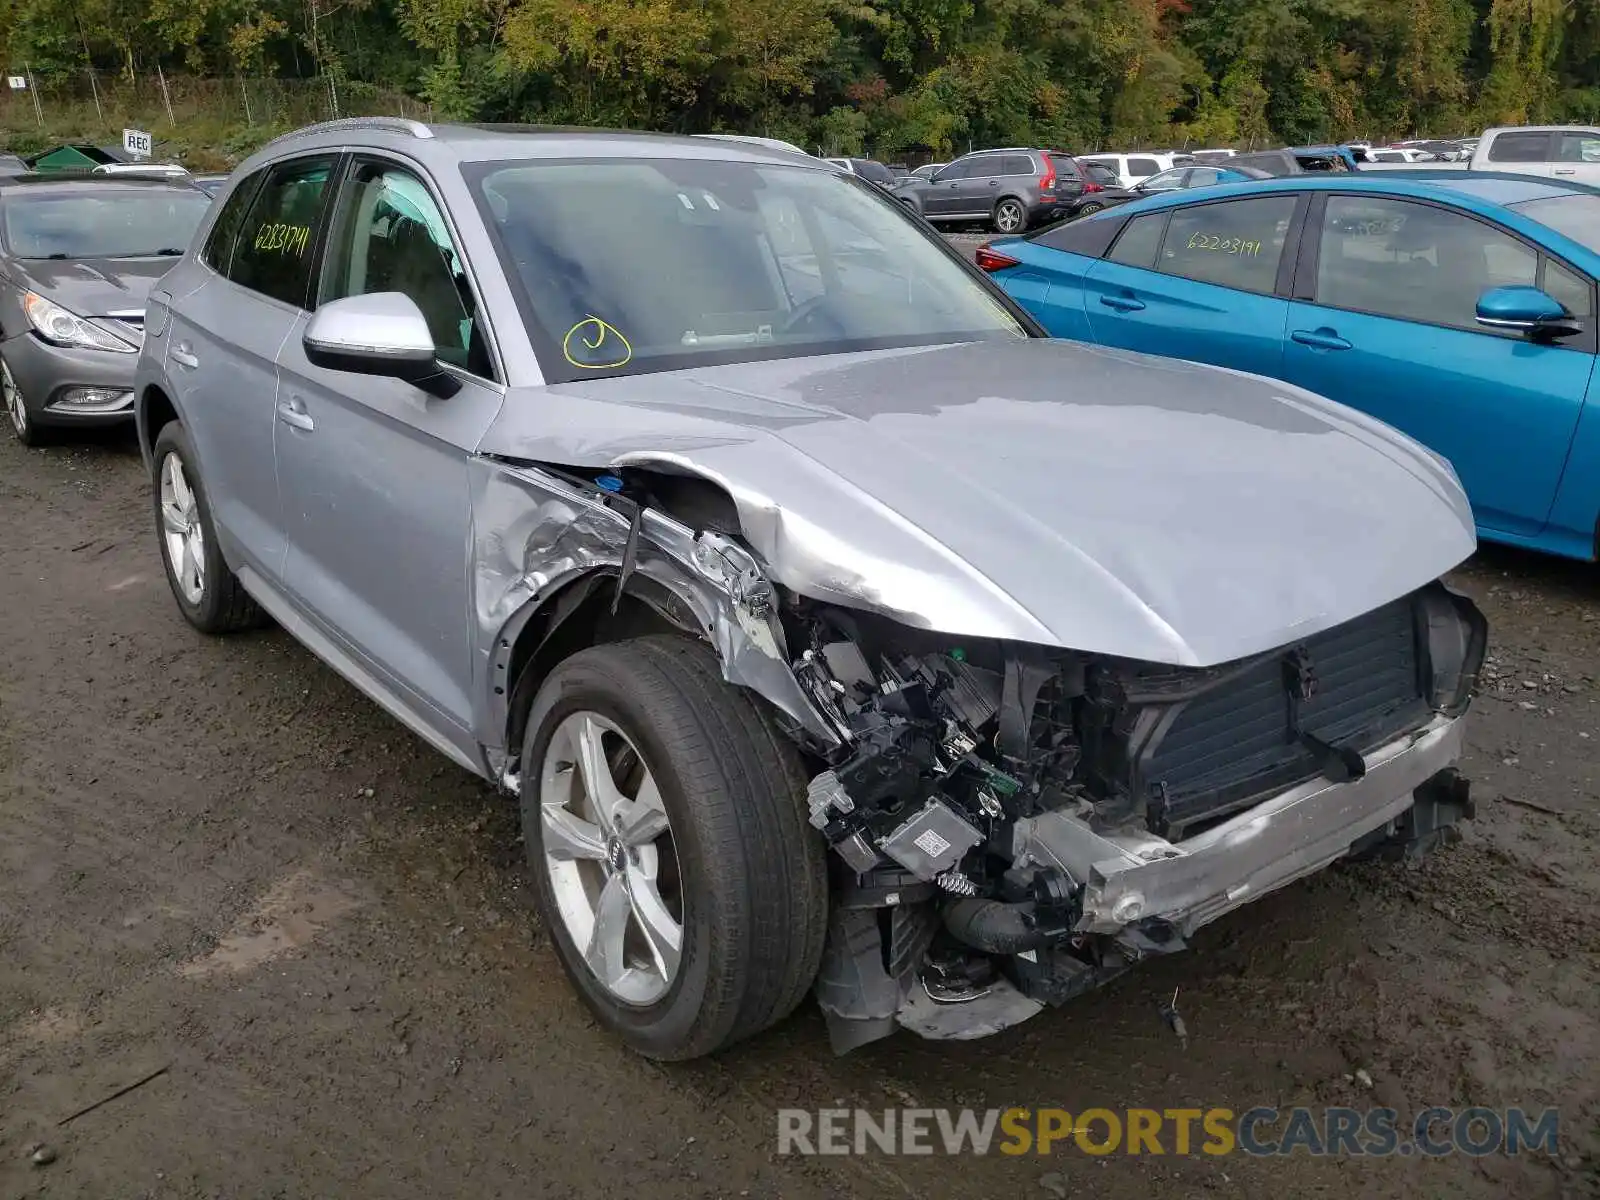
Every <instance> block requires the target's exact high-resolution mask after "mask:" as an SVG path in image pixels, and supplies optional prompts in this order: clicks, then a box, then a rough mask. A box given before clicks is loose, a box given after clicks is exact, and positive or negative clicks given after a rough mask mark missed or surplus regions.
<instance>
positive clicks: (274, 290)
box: [228, 156, 334, 308]
mask: <svg viewBox="0 0 1600 1200" xmlns="http://www.w3.org/2000/svg"><path fill="white" fill-rule="evenodd" d="M333 165H334V159H333V157H332V156H328V157H319V158H300V159H295V160H294V161H292V162H287V163H282V164H280V165H279V166H276V167H273V168H272V171H271V173H270V174H268V176H267V178H266V181H265V182H264V183H263V184H262V185H261V190H260V191H258V192H257V193H256V196H255V200H254V202H253V203H252V204H251V205H250V215H249V216H247V217H246V218H245V220H244V228H243V229H242V230H241V231H240V234H239V244H238V246H237V247H236V248H235V250H234V252H233V265H232V267H231V268H230V269H229V272H228V278H229V279H231V280H233V282H235V283H237V284H238V285H239V286H240V287H246V288H249V289H250V290H251V291H255V292H260V293H261V294H262V295H264V296H271V297H272V298H273V299H274V300H281V301H283V302H284V303H285V304H293V305H294V306H295V307H297V308H303V307H305V303H306V286H307V283H308V281H309V279H310V274H311V257H312V255H311V251H312V245H313V243H314V242H315V241H316V231H317V227H318V226H319V225H320V224H321V221H322V208H323V204H324V202H325V201H326V199H327V193H328V180H329V179H330V178H331V176H332V175H333Z"/></svg>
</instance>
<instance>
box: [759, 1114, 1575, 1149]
mask: <svg viewBox="0 0 1600 1200" xmlns="http://www.w3.org/2000/svg"><path fill="white" fill-rule="evenodd" d="M1560 1125H1561V1117H1560V1113H1559V1111H1558V1110H1557V1109H1553V1108H1546V1109H1543V1110H1541V1111H1539V1112H1537V1113H1532V1112H1528V1111H1525V1110H1523V1109H1520V1108H1508V1109H1504V1110H1500V1109H1493V1108H1463V1109H1453V1108H1426V1109H1423V1110H1422V1111H1421V1112H1419V1113H1417V1115H1416V1116H1415V1117H1413V1118H1412V1119H1411V1120H1410V1121H1408V1122H1403V1121H1402V1120H1401V1119H1400V1114H1399V1113H1398V1112H1397V1111H1396V1110H1394V1109H1392V1108H1369V1109H1356V1108H1285V1109H1278V1108H1267V1107H1261V1108H1252V1109H1248V1110H1247V1111H1245V1112H1244V1113H1237V1114H1236V1113H1235V1112H1234V1110H1233V1109H1231V1108H1204V1109H1202V1108H1130V1109H1124V1110H1116V1111H1114V1110H1112V1109H1109V1108H1088V1109H1084V1110H1083V1111H1081V1112H1078V1113H1076V1114H1074V1113H1071V1112H1069V1111H1068V1110H1066V1109H1064V1108H1037V1109H1028V1108H1007V1109H999V1108H990V1109H983V1110H979V1109H971V1108H963V1109H951V1108H890V1109H883V1110H880V1111H872V1110H868V1109H862V1108H855V1109H851V1108H824V1109H819V1110H817V1111H815V1112H811V1111H807V1110H805V1109H798V1108H787V1109H779V1110H778V1153H779V1154H829V1155H832V1154H840V1155H843V1154H874V1153H876V1154H948V1155H958V1154H1010V1155H1022V1154H1040V1155H1049V1154H1066V1153H1073V1152H1077V1153H1081V1154H1090V1155H1105V1154H1117V1153H1121V1154H1173V1155H1186V1154H1209V1155H1225V1154H1241V1153H1242V1154H1249V1155H1253V1156H1258V1157H1265V1156H1269V1155H1287V1154H1306V1155H1310V1156H1313V1157H1329V1156H1350V1157H1385V1156H1389V1155H1402V1156H1410V1155H1423V1156H1426V1157H1433V1158H1436V1157H1440V1156H1442V1155H1446V1154H1467V1155H1472V1156H1482V1155H1487V1154H1522V1153H1525V1152H1528V1151H1540V1152H1543V1153H1545V1154H1550V1155H1554V1154H1556V1153H1557V1143H1558V1141H1559V1140H1560Z"/></svg>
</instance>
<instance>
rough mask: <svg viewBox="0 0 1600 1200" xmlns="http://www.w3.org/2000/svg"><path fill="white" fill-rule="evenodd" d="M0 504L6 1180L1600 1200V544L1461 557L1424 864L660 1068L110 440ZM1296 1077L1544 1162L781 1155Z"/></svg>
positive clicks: (508, 861) (455, 792) (397, 1188)
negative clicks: (175, 576) (1144, 958)
mask: <svg viewBox="0 0 1600 1200" xmlns="http://www.w3.org/2000/svg"><path fill="white" fill-rule="evenodd" d="M974 240H976V239H974ZM0 513H4V515H5V516H6V518H7V519H6V520H5V521H4V522H0V562H3V564H4V570H3V572H0V613H3V614H4V618H5V619H4V622H3V626H0V831H3V833H0V1196H26V1195H48V1196H65V1197H112V1196H115V1197H146V1196H149V1197H191V1196H195V1197H200V1196H204V1197H213V1196H226V1197H264V1196H283V1197H305V1196H313V1195H317V1196H334V1195H337V1196H340V1197H366V1196H372V1197H385V1198H393V1197H410V1196H416V1197H430V1198H436V1197H446V1196H451V1197H454V1196H463V1197H488V1196H501V1195H504V1196H517V1197H524V1196H530V1195H540V1196H591V1195H593V1196H615V1195H627V1194H639V1195H644V1196H649V1197H652V1198H653V1197H664V1198H672V1197H712V1196H718V1197H720V1196H730V1197H731V1196H746V1195H748V1196H756V1197H771V1196H785V1197H812V1196H815V1197H839V1196H863V1197H875V1196H902V1195H904V1196H918V1197H944V1196H949V1197H961V1198H962V1200H969V1198H971V1197H987V1196H997V1197H1031V1196H1038V1197H1047V1196H1053V1197H1061V1196H1065V1195H1079V1194H1087V1193H1088V1192H1089V1191H1090V1190H1091V1189H1092V1190H1093V1194H1095V1195H1097V1196H1106V1197H1112V1198H1113V1200H1115V1198H1120V1197H1129V1198H1132V1197H1141V1198H1142V1197H1147V1196H1150V1195H1157V1196H1166V1195H1171V1196H1180V1195H1181V1196H1194V1195H1197V1194H1216V1195H1237V1196H1247V1197H1262V1198H1263V1200H1266V1198H1272V1200H1277V1198H1278V1197H1282V1196H1297V1197H1298V1196H1308V1195H1320V1194H1327V1195H1344V1194H1348V1193H1351V1192H1355V1193H1358V1194H1363V1195H1371V1196H1378V1197H1396V1198H1398V1197H1418V1196H1429V1197H1432V1196H1440V1197H1444V1196H1448V1197H1451V1198H1452V1200H1472V1198H1476V1197H1484V1198H1486V1200H1487V1198H1489V1197H1504V1196H1518V1197H1523V1196H1528V1197H1534V1196H1540V1197H1542V1196H1571V1197H1579V1196H1593V1195H1596V1194H1600V1172H1597V1167H1600V1134H1597V1118H1600V1069H1597V1060H1600V1053H1597V1051H1600V992H1597V986H1596V985H1597V982H1600V934H1597V932H1596V925H1597V917H1600V870H1597V864H1596V855H1595V852H1594V845H1595V838H1596V835H1597V833H1600V805H1597V801H1596V789H1595V786H1594V785H1595V778H1596V775H1597V774H1600V770H1597V767H1600V764H1597V755H1600V707H1597V704H1596V699H1597V697H1600V623H1597V618H1600V574H1597V572H1596V569H1595V568H1593V567H1590V566H1585V565H1580V564H1571V563H1562V562H1556V561H1553V560H1547V559H1540V558H1534V557H1530V556H1526V555H1519V554H1512V553H1507V552H1502V551H1485V552H1483V553H1482V554H1480V556H1479V557H1478V558H1477V559H1476V560H1475V561H1474V562H1473V563H1472V564H1470V565H1469V566H1468V567H1467V568H1466V569H1465V570H1463V571H1462V572H1461V573H1460V579H1459V582H1460V583H1461V585H1462V586H1464V587H1465V588H1466V589H1467V590H1468V591H1470V592H1471V593H1472V594H1473V595H1474V596H1475V597H1476V598H1477V599H1478V600H1479V602H1480V603H1481V604H1482V605H1483V606H1484V608H1485V610H1486V611H1487V613H1488V614H1489V617H1490V620H1491V622H1492V629H1493V645H1492V650H1491V653H1492V655H1493V660H1492V666H1491V670H1492V672H1493V675H1492V676H1491V678H1490V679H1489V680H1488V681H1487V682H1486V685H1485V693H1484V695H1483V696H1482V698H1481V700H1480V702H1479V704H1478V706H1477V712H1476V717H1475V724H1474V727H1473V731H1472V737H1471V741H1472V753H1471V756H1470V759H1469V761H1468V763H1467V764H1466V766H1467V769H1468V771H1469V773H1470V774H1471V775H1472V776H1473V777H1474V778H1475V779H1476V781H1477V785H1478V789H1477V795H1478V797H1479V800H1480V807H1479V817H1478V819H1477V820H1476V821H1475V822H1472V823H1471V824H1470V825H1469V826H1468V829H1467V833H1466V837H1465V840H1464V841H1463V842H1462V844H1460V845H1459V846H1456V847H1454V848H1453V849H1452V850H1450V851H1448V852H1447V853H1445V854H1443V855H1441V856H1438V857H1436V858H1434V859H1432V860H1430V861H1428V862H1427V863H1425V864H1424V865H1423V866H1421V867H1420V868H1412V869H1404V868H1392V867H1360V868H1350V869H1336V870H1334V871H1331V872H1327V873H1325V874H1323V875H1321V876H1320V877H1317V878H1315V879H1312V880H1309V881H1307V882H1305V883H1303V884H1301V885H1298V886H1295V887H1293V888H1290V889H1287V890H1285V891H1284V892H1281V893H1278V894H1276V895H1274V896H1271V897H1268V898H1267V899H1266V900H1264V901H1262V902H1260V903H1257V904H1255V905H1253V906H1250V907H1247V908H1246V909H1244V910H1242V911H1240V912H1237V913H1235V914H1233V915H1232V916H1231V917H1229V918H1227V919H1225V920H1223V921H1221V922H1219V923H1218V924H1216V925H1214V926H1212V927H1210V928H1209V929H1208V930H1206V931H1205V932H1204V933H1203V934H1202V936H1201V937H1200V938H1199V939H1198V942H1197V945H1196V946H1195V947H1194V949H1193V950H1192V951H1191V952H1190V953H1188V954H1186V955H1182V956H1176V957H1173V958H1169V959H1166V960H1163V961H1160V962H1158V963H1156V964H1154V966H1153V967H1152V968H1151V969H1148V970H1145V971H1143V972H1140V973H1135V974H1133V975H1132V976H1128V977H1124V979H1123V980H1121V981H1119V982H1118V983H1117V984H1116V985H1115V986H1113V987H1112V988H1110V989H1108V990H1105V991H1102V992H1100V993H1097V994H1095V995H1092V996H1089V997H1087V998H1085V999H1082V1000H1080V1001H1079V1002H1077V1003H1075V1004H1073V1005H1071V1006H1070V1007H1068V1008H1066V1009H1063V1010H1060V1011H1056V1012H1047V1013H1045V1014H1043V1015H1041V1016H1040V1017H1038V1018H1036V1019H1035V1020H1034V1021H1032V1022H1030V1023H1028V1024H1026V1025H1024V1026H1022V1027H1021V1028H1019V1029H1017V1030H1014V1031H1012V1032H1009V1033H1007V1034H1003V1035H1001V1036H999V1037H996V1038H993V1039H990V1040H988V1041H984V1042H978V1043H968V1044H960V1045H950V1044H945V1045H937V1044H932V1043H922V1042H918V1041H916V1040H914V1039H912V1038H911V1037H909V1036H906V1035H902V1036H901V1037H898V1038H896V1039H893V1040H891V1041H890V1042H887V1043H880V1044H878V1045H874V1046H871V1047H869V1048H867V1049H865V1050H862V1051H860V1052H858V1053H856V1054H854V1055H851V1056H849V1057H847V1058H844V1059H836V1058H834V1057H832V1055H831V1054H830V1053H829V1050H828V1047H827V1040H826V1037H825V1034H824V1031H823V1028H822V1022H821V1020H820V1019H819V1017H818V1016H817V1014H816V1012H815V1011H814V1010H813V1009H811V1008H809V1007H808V1008H805V1009H802V1011H801V1013H800V1014H799V1015H798V1016H797V1017H795V1018H794V1019H793V1020H791V1021H789V1022H788V1023H786V1024H785V1025H783V1026H782V1027H780V1028H779V1029H777V1030H776V1031H774V1032H773V1033H771V1034H770V1035H768V1036H766V1037H763V1038H762V1039H760V1040H759V1041H757V1042H756V1043H754V1044H752V1045H749V1046H746V1047H743V1048H741V1049H739V1050H738V1051H736V1052H734V1053H732V1054H729V1055H727V1056H725V1057H723V1058H720V1059H718V1060H716V1061H712V1062H707V1063H700V1064H694V1065H690V1066H683V1067H672V1068H662V1067H658V1066H654V1065H651V1064H648V1063H645V1062H643V1061H641V1060H638V1059H635V1058H632V1057H630V1056H629V1055H627V1054H625V1053H624V1052H622V1051H621V1050H620V1049H619V1048H618V1047H617V1046H616V1045H615V1044H614V1043H613V1042H612V1041H611V1040H609V1039H608V1038H607V1037H606V1036H604V1035H603V1034H602V1033H600V1032H599V1031H598V1030H597V1029H596V1028H595V1027H594V1025H593V1024H592V1023H591V1022H590V1020H589V1019H588V1018H587V1016H586V1014H585V1013H584V1011H583V1010H582V1009H581V1008H580V1006H579V1004H578V1003H577V1001H576V1000H575V999H574V997H573V995H572V993H571V992H570V991H569V989H568V987H567V985H566V982H565V980H564V979H563V978H562V977H561V974H560V971H559V968H558V967H557V964H556V960H555V957H554V955H553V953H552V952H551V950H550V948H549V946H548V944H547V942H546V939H545V938H544V936H543V934H542V932H541V930H540V929H539V926H538V922H537V921H536V920H535V918H534V917H533V915H532V913H531V911H530V909H529V906H528V903H527V892H528V889H527V887H526V880H525V876H524V867H523V865H522V861H521V848H520V846H519V845H518V844H517V841H516V823H515V820H514V817H513V813H512V811H511V809H510V808H509V807H508V805H507V804H506V803H505V802H504V801H502V800H501V799H499V798H497V797H496V796H495V795H493V794H492V793H491V792H490V791H489V790H488V789H487V788H485V787H483V786H481V785H480V784H479V783H477V782H476V781H475V780H473V779H472V778H470V777H469V776H467V775H465V774H464V773H462V772H461V771H459V770H457V769H456V768H455V767H453V766H451V765H450V764H448V763H447V762H445V761H444V760H442V759H440V758H438V757H437V756H436V755H435V754H434V753H433V752H432V751H430V750H429V749H428V748H426V747H425V746H424V745H423V744H422V743H420V742H419V741H418V740H417V739H415V738H414V737H412V736H411V735H410V734H408V733H407V732H405V731H404V730H403V729H401V728H400V727H399V726H398V725H396V724H395V723H394V722H392V721H390V720H389V719H388V718H387V717H385V716H384V715H383V714H382V713H381V712H380V711H379V710H378V709H377V708H376V707H375V706H374V705H372V704H370V703H368V702H367V701H366V700H365V699H363V698H362V697H361V696H360V695H358V694H357V693H356V692H355V691H354V690H353V689H352V688H350V687H349V686H347V685H346V684H345V683H344V682H343V681H342V680H341V679H339V678H338V677H337V676H335V675H334V674H333V672H332V671H330V670H328V669H326V668H324V667H323V666H321V665H320V664H319V663H318V662H317V661H315V660H314V659H313V658H312V657H311V656H310V655H309V654H307V653H306V652H305V651H303V650H301V649H300V647H299V646H298V645H297V644H296V643H294V642H293V641H292V640H290V639H289V638H288V637H287V636H286V635H284V634H283V633H282V632H279V631H276V630H273V631H268V632H263V633H259V634H251V635H247V636H244V637H240V638H235V639H232V640H229V641H212V640H207V639H205V638H202V637H200V636H199V635H197V634H195V633H193V632H192V631H191V630H190V629H189V628H188V626H186V625H185V624H184V623H183V622H182V621H181V620H180V619H179V617H178V614H177V612H176V610H175V608H174V606H173V603H172V600H171V597H170V595H169V593H168V590H167V586H166V583H165V581H164V579H163V577H162V572H161V566H160V562H159V559H158V551H157V548H156V543H155V539H154V536H153V534H152V531H151V520H150V512H149V501H148V492H147V485H146V483H145V480H144V479H143V477H142V472H141V468H140V464H139V459H138V454H137V451H136V449H135V447H134V445H133V443H132V441H131V438H120V437H106V438H99V439H96V440H95V441H93V442H91V443H88V444H77V445H67V446H65V447H58V448H53V449H47V450H42V451H26V450H23V449H21V448H20V447H18V446H17V445H16V444H15V443H14V442H12V441H11V440H10V439H9V438H5V439H0ZM1175 989H1176V990H1178V991H1179V993H1180V1007H1181V1009H1182V1011H1183V1013H1184V1015H1185V1019H1186V1021H1187V1025H1188V1030H1189V1034H1190V1039H1189V1044H1188V1047H1187V1049H1185V1048H1183V1047H1182V1046H1180V1044H1179V1043H1178V1041H1177V1039H1176V1038H1175V1037H1174V1036H1173V1035H1172V1034H1171V1033H1170V1032H1169V1031H1168V1030H1167V1029H1166V1027H1165V1026H1164V1025H1163V1024H1162V1022H1161V1020H1160V1019H1159V1017H1158V1014H1157V1009H1158V1005H1159V1003H1160V1002H1161V1001H1162V1000H1163V999H1165V998H1168V997H1170V996H1171V995H1172V993H1173V991H1174V990H1175ZM160 1068H165V1072H164V1074H161V1075H159V1076H157V1077H156V1078H154V1079H153V1080H151V1081H150V1082H149V1083H147V1084H146V1085H144V1086H142V1087H139V1088H137V1089H136V1090H134V1091H132V1092H130V1093H128V1094H127V1095H124V1096H122V1097H121V1098H119V1099H115V1100H113V1101H111V1102H110V1103H107V1104H105V1105H104V1106H103V1107H99V1108H97V1109H95V1110H93V1111H91V1112H89V1113H87V1114H85V1115H83V1116H81V1117H78V1118H76V1119H74V1120H72V1121H70V1122H69V1123H67V1124H65V1125H62V1124H60V1122H61V1121H62V1120H63V1118H67V1117H69V1116H70V1115H71V1114H73V1113H74V1112H75V1111H76V1110H79V1109H81V1108H83V1107H84V1106H86V1105H89V1104H91V1103H92V1102H94V1101H96V1100H98V1099H101V1098H102V1097H104V1096H107V1095H108V1094H110V1093H112V1092H114V1091H116V1090H117V1089H118V1088H120V1087H123V1086H125V1085H127V1084H129V1083H132V1082H134V1081H136V1080H139V1079H141V1078H143V1077H145V1076H148V1075H150V1074H151V1073H152V1072H154V1071H156V1070H158V1069H160ZM1358 1069H1359V1070H1361V1071H1363V1072H1366V1073H1367V1074H1368V1075H1370V1079H1371V1081H1372V1083H1371V1087H1370V1089H1369V1088H1367V1087H1366V1086H1364V1080H1363V1079H1357V1078H1354V1076H1355V1073H1356V1072H1357V1070H1358ZM1294 1103H1305V1104H1313V1105H1325V1104H1350V1105H1358V1106H1363V1107H1365V1106H1368V1105H1371V1104H1374V1103H1378V1104H1388V1105H1391V1106H1393V1107H1396V1108H1399V1109H1401V1110H1403V1111H1406V1112H1410V1111H1413V1110H1416V1109H1419V1108H1422V1107H1425V1106H1428V1105H1433V1104H1441V1105H1452V1106H1457V1107H1460V1106H1465V1105H1468V1104H1482V1105H1488V1106H1491V1107H1501V1106H1508V1105H1515V1104H1522V1105H1525V1106H1531V1107H1534V1108H1542V1107H1544V1106H1546V1105H1560V1106H1561V1109H1562V1121H1563V1125H1562V1129H1563V1146H1562V1155H1561V1156H1560V1157H1559V1158H1558V1159H1556V1160H1551V1159H1548V1158H1545V1157H1543V1156H1536V1157H1524V1158H1520V1159H1509V1158H1491V1159H1480V1160H1470V1159H1467V1158H1463V1157H1451V1158H1447V1159H1442V1160H1422V1159H1419V1158H1393V1159H1386V1160H1348V1159H1347V1160H1343V1161H1334V1160H1312V1159H1308V1158H1304V1157H1296V1158H1293V1159H1285V1160H1273V1161H1263V1160H1248V1159H1245V1158H1243V1157H1241V1156H1233V1157H1229V1158H1225V1159H1212V1158H1205V1157H1202V1156H1199V1155H1196V1156H1193V1157H1165V1158H1152V1157H1148V1156H1145V1157H1121V1156H1116V1157H1112V1158H1107V1159H1091V1158H1088V1157H1086V1156H1084V1155H1082V1154H1080V1153H1078V1152H1077V1151H1075V1150H1069V1151H1067V1152H1066V1153H1065V1154H1059V1153H1058V1154H1057V1155H1055V1156H1054V1157H1052V1158H1050V1159H1039V1158H1024V1159H1013V1158H1001V1157H989V1158H966V1159H957V1160H948V1159H945V1158H942V1157H933V1158H910V1157H901V1158H893V1159H891V1158H885V1157H867V1158H830V1159H799V1158H779V1157H777V1156H776V1155H775V1153H774V1151H775V1137H774V1130H775V1117H774V1110H776V1109H777V1108H779V1107H789V1106H793V1107H801V1108H812V1109H815V1108H818V1107H827V1106H846V1107H864V1108H871V1109H881V1108H883V1107H885V1106H890V1105H902V1104H913V1105H930V1106H943V1105H972V1106H977V1107H991V1106H994V1107H1004V1106H1009V1105H1060V1106H1064V1107H1066V1108H1068V1109H1070V1110H1072V1111H1074V1112H1077V1111H1080V1110H1081V1109H1083V1108H1085V1107H1090V1106H1105V1107H1109V1108H1113V1109H1116V1108H1123V1107H1127V1106H1152V1107H1158V1108H1159V1107H1166V1106H1211V1105H1225V1106H1228V1107H1231V1108H1233V1109H1235V1110H1236V1111H1243V1110H1245V1109H1248V1108H1250V1107H1252V1106H1255V1105H1258V1104H1267V1105H1279V1106H1284V1105H1289V1104H1294ZM38 1143H44V1144H46V1145H47V1146H48V1147H50V1149H51V1150H53V1151H54V1152H55V1154H56V1155H57V1157H56V1159H55V1161H53V1162H51V1163H49V1164H48V1165H42V1166H36V1165H33V1164H32V1163H31V1162H30V1159H29V1157H28V1155H29V1153H30V1152H31V1149H32V1147H33V1146H35V1145H36V1144H38Z"/></svg>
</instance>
